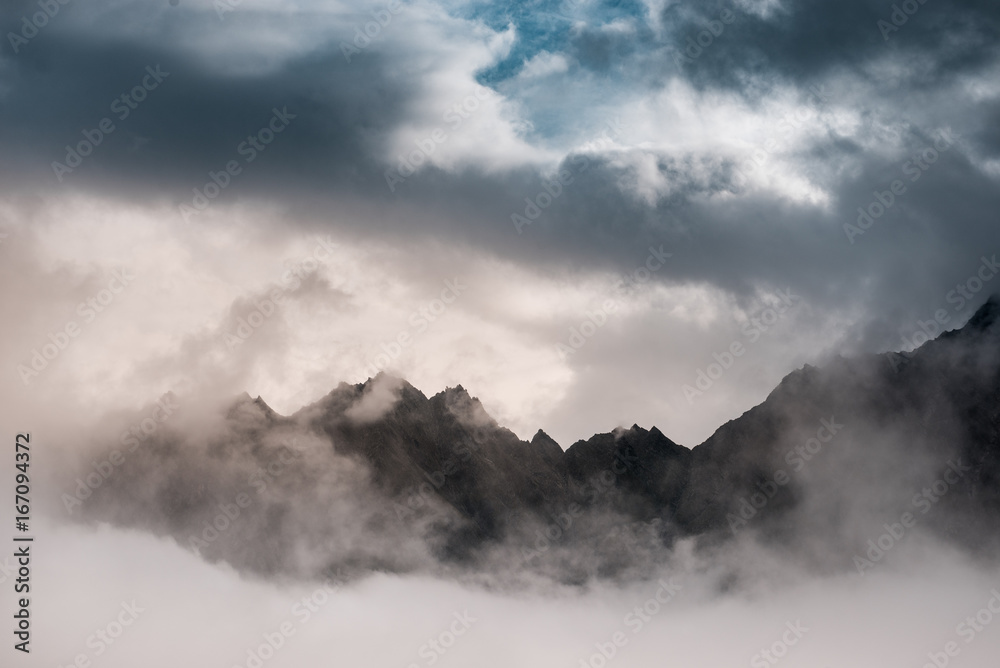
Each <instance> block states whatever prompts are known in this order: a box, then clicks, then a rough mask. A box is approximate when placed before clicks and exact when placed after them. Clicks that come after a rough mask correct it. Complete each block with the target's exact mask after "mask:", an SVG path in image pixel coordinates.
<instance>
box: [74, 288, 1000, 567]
mask: <svg viewBox="0 0 1000 668" xmlns="http://www.w3.org/2000/svg"><path fill="white" fill-rule="evenodd" d="M998 315H1000V302H998V301H997V300H996V299H995V298H994V299H991V300H990V301H989V302H988V303H987V304H986V305H984V306H983V307H982V308H981V309H980V310H979V311H978V312H977V313H976V314H975V316H974V317H973V318H972V319H971V320H970V321H969V322H968V323H967V324H966V326H965V327H964V328H962V329H960V330H956V331H952V332H948V333H945V334H943V335H941V336H940V337H938V338H937V339H936V340H934V341H930V342H928V343H926V344H924V345H923V346H921V347H920V348H918V349H917V350H915V351H913V352H910V353H886V354H883V355H873V356H867V357H859V358H855V359H843V358H838V359H837V360H835V361H834V362H833V363H831V364H829V365H828V366H827V367H826V368H823V369H818V368H814V367H811V366H806V367H804V368H802V369H799V370H798V371H795V372H793V373H791V374H789V375H788V376H787V377H786V378H785V379H784V380H782V382H781V383H780V385H778V387H776V388H775V389H774V390H773V391H772V392H771V394H770V395H769V396H768V397H767V399H766V400H765V401H764V402H763V403H762V404H760V405H759V406H756V407H754V408H753V409H751V410H749V411H747V412H746V413H744V414H743V415H742V416H740V417H739V418H737V419H735V420H733V421H731V422H728V423H727V424H725V425H723V426H722V427H721V428H719V429H718V431H716V432H715V433H714V434H713V435H712V436H711V437H710V438H709V439H708V440H707V441H705V442H704V443H702V444H701V445H698V446H697V447H695V448H693V449H688V448H686V447H683V446H681V445H678V444H677V443H674V442H673V441H671V440H670V439H669V438H668V437H667V436H665V435H664V434H662V433H661V432H660V431H659V430H658V429H656V428H655V427H654V428H652V429H650V430H648V431H647V430H646V429H643V428H641V427H639V426H637V425H633V426H632V427H631V428H628V429H623V428H621V429H617V430H615V431H613V432H610V433H605V434H597V435H595V436H593V437H591V438H590V439H588V440H586V441H579V442H577V443H575V444H573V445H572V446H571V447H569V448H568V449H567V450H565V451H563V449H562V448H561V447H560V446H559V445H558V444H557V443H556V442H555V441H553V440H552V439H551V438H549V437H548V436H547V435H546V434H545V433H544V432H542V431H539V432H538V433H536V434H535V436H534V437H533V438H532V439H531V441H522V440H520V439H519V438H518V437H517V436H516V435H515V434H514V433H513V432H511V431H509V430H507V429H505V428H503V427H502V426H500V425H499V424H497V422H496V421H495V420H494V419H493V418H491V417H490V416H489V415H488V414H487V412H486V411H485V410H484V408H483V406H482V405H481V404H480V402H479V401H478V400H477V399H475V398H474V397H472V396H470V395H469V393H468V392H466V390H465V389H464V388H462V387H461V386H458V387H455V388H450V389H447V390H445V391H444V392H441V393H439V394H436V395H434V396H432V397H430V398H428V397H427V396H425V395H424V394H423V393H421V392H420V391H419V390H418V389H416V388H414V387H413V386H412V385H410V384H409V383H407V382H405V381H404V380H401V379H398V378H394V377H391V376H387V375H379V376H377V377H376V378H374V379H371V380H369V381H368V382H366V383H363V384H359V385H348V384H343V383H342V384H341V385H340V386H338V387H337V388H336V389H335V390H333V391H332V392H330V394H328V395H327V396H325V397H323V398H322V399H321V400H319V401H318V402H316V403H315V404H312V405H310V406H307V407H305V408H303V409H301V410H300V411H298V412H297V413H295V414H293V415H290V416H287V417H286V416H281V415H278V414H277V413H275V412H274V411H273V410H271V409H270V408H269V407H268V406H267V405H266V404H265V403H264V401H262V400H261V399H260V398H259V397H258V398H257V399H251V398H250V397H249V396H246V395H244V396H243V397H241V398H239V399H238V400H236V401H235V402H234V403H232V404H231V406H230V408H229V409H228V410H226V411H223V412H221V413H220V414H219V415H218V416H217V418H216V419H215V420H214V421H212V422H211V423H210V424H208V425H207V426H206V425H200V426H199V428H198V429H191V428H187V427H185V426H184V425H185V423H184V422H183V421H180V420H178V421H176V422H175V421H167V422H165V423H164V424H163V425H162V427H161V428H159V429H157V430H156V431H155V433H153V434H151V435H149V436H148V437H146V438H145V439H144V440H143V441H142V442H141V444H140V445H139V446H138V447H135V448H134V449H132V450H129V451H128V452H126V453H125V454H124V455H123V456H122V459H123V460H124V461H122V462H121V463H120V465H119V466H118V470H116V471H114V472H113V473H112V474H110V475H108V476H107V478H106V480H104V482H103V483H102V484H101V485H100V486H99V487H98V488H96V489H94V490H93V491H92V494H90V495H89V496H88V498H86V499H85V500H84V501H83V502H82V503H80V504H77V507H74V516H75V517H81V516H82V517H83V518H85V519H86V520H87V521H107V522H111V523H113V524H115V525H119V526H124V527H136V528H141V529H145V530H150V531H153V532H155V533H158V534H160V535H168V536H172V537H173V538H174V539H176V541H177V542H178V543H180V544H182V545H184V546H187V547H190V548H191V549H193V550H197V551H198V552H199V553H200V554H202V555H203V556H204V557H205V558H207V559H210V560H213V561H216V560H223V561H226V562H228V563H230V564H232V565H233V566H234V567H236V568H238V569H241V570H243V571H248V572H253V573H258V574H264V575H289V576H295V577H321V576H323V575H324V574H328V573H332V572H335V571H337V570H338V569H339V570H340V571H341V573H344V572H350V573H357V574H363V573H365V572H372V571H389V572H400V573H402V572H430V573H451V574H466V575H470V576H474V575H475V574H477V573H478V574H483V573H488V574H490V575H491V576H494V577H495V576H498V575H505V574H506V575H509V576H510V577H516V576H518V575H524V574H532V575H540V576H544V577H549V578H553V579H555V580H558V581H562V582H585V581H587V580H589V579H591V578H619V579H620V578H631V577H644V576H645V575H648V574H650V573H652V572H654V571H655V570H656V569H657V568H659V567H661V566H662V565H663V564H664V563H666V562H669V560H670V559H671V555H672V552H673V550H674V548H675V546H676V545H677V542H678V540H680V539H685V538H690V537H694V538H695V539H696V544H697V545H698V546H699V548H700V549H702V550H705V551H706V552H709V553H711V552H712V551H719V550H724V549H726V546H727V545H732V544H735V543H736V542H738V541H745V540H747V539H753V540H755V541H757V543H758V544H760V545H763V546H765V547H767V548H774V549H775V550H780V551H781V553H782V554H784V555H786V556H787V555H793V556H794V558H796V559H801V560H802V562H803V563H804V564H807V565H809V566H811V567H815V568H819V569H824V570H846V569H851V568H854V567H856V563H855V561H854V558H855V557H856V556H857V555H858V554H864V553H865V551H866V550H867V549H869V548H868V546H869V545H872V544H878V543H877V541H878V539H879V538H880V537H882V536H883V534H884V533H885V532H886V531H889V530H890V529H892V533H893V534H894V535H893V536H892V540H893V542H898V541H901V540H904V537H902V536H899V535H895V534H899V533H900V530H902V531H903V533H909V534H913V533H917V532H919V533H921V534H922V535H925V536H933V537H935V538H936V539H939V540H944V541H947V542H949V543H951V544H954V545H956V546H959V547H960V548H961V549H963V550H967V551H968V552H970V553H973V554H994V553H995V550H996V549H997V538H998V536H1000V532H998V529H1000V458H998V456H1000V444H998V438H1000V402H998V398H1000V396H998V392H1000V358H998V353H1000V324H998ZM179 410H180V411H182V412H183V406H181V408H180V409H179ZM907 517H908V518H909V520H908V521H903V520H906V518H907ZM897 527H898V528H897Z"/></svg>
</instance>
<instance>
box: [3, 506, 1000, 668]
mask: <svg viewBox="0 0 1000 668" xmlns="http://www.w3.org/2000/svg"><path fill="white" fill-rule="evenodd" d="M42 535H44V540H43V541H41V542H39V543H36V546H35V548H36V550H37V557H36V560H35V563H34V571H33V576H34V577H36V578H37V581H38V586H37V590H36V593H35V596H34V601H33V610H32V613H33V615H34V616H35V620H34V624H35V632H34V642H33V644H32V647H33V651H32V654H31V656H30V663H26V664H25V665H32V666H59V667H60V668H62V667H64V666H71V665H80V666H88V665H93V666H101V667H102V668H116V667H121V668H135V667H136V666H143V667H144V668H160V667H162V668H175V667H176V666H183V665H188V666H196V667H198V668H202V667H209V666H219V667H220V668H235V667H236V666H243V667H245V668H253V667H254V666H266V667H267V668H280V667H289V668H304V667H311V666H365V667H369V666H370V667H375V668H392V667H397V666H398V667H399V668H412V667H413V666H417V667H423V666H432V665H433V666H443V667H447V666H455V667H464V666H476V667H479V668H493V667H501V666H503V667H508V666H524V667H528V668H552V667H555V666H566V667H567V668H583V667H585V666H588V665H589V666H593V667H594V668H597V667H600V666H629V667H636V668H641V667H647V666H648V667H651V668H652V667H654V666H655V667H656V668H663V667H665V666H678V667H684V668H692V667H695V666H706V667H711V668H719V667H722V666H747V665H749V666H770V665H777V664H778V663H781V664H782V665H785V666H789V667H792V666H803V667H810V668H812V667H817V666H819V667H831V668H832V667H836V666H851V667H852V668H862V667H867V666H871V667H872V668H887V667H892V666H901V667H902V666H913V667H914V668H917V667H920V666H923V665H925V664H928V663H930V665H934V663H931V662H932V660H934V659H936V660H937V665H938V666H944V665H954V666H964V667H969V668H974V667H978V666H982V667H986V666H995V665H996V657H997V656H998V655H1000V654H998V652H1000V619H997V620H996V621H995V622H993V616H994V612H990V611H989V606H991V605H992V607H993V609H994V611H998V612H1000V568H994V569H989V570H984V569H983V568H982V567H977V566H975V565H973V564H971V563H969V562H968V561H967V560H966V559H965V558H964V557H961V556H959V555H958V554H957V553H955V552H951V551H948V550H947V549H946V548H942V547H937V546H935V545H933V544H932V543H931V542H930V541H925V540H924V539H923V538H922V537H921V536H917V535H914V536H911V537H910V538H908V539H907V541H908V542H906V543H901V544H900V545H899V546H897V547H896V548H895V549H894V554H893V555H891V556H892V558H893V561H892V562H891V563H889V562H888V558H887V559H886V560H885V561H883V562H881V563H880V564H879V565H878V566H877V567H876V568H875V569H873V570H870V571H867V572H866V574H865V576H864V577H862V576H860V575H858V574H857V573H852V574H845V575H840V576H836V577H828V578H816V577H806V576H803V575H801V574H800V573H799V572H797V571H795V570H794V569H792V568H791V567H789V568H788V570H787V571H786V570H785V569H784V568H783V567H782V566H781V565H780V564H779V563H777V562H776V561H771V562H765V561H761V562H760V563H768V565H767V566H757V567H754V569H755V570H756V572H757V575H758V576H759V577H755V578H752V579H749V580H748V582H753V583H754V584H753V585H752V586H749V587H744V586H742V585H739V584H734V583H735V581H733V580H726V579H725V578H721V579H720V576H718V575H717V574H715V573H713V572H707V571H705V570H703V569H702V568H701V567H700V566H699V565H698V563H697V561H696V560H695V559H694V558H691V557H688V558H686V559H680V560H679V561H684V562H686V565H682V566H678V567H676V569H675V570H673V571H672V572H665V573H663V578H662V580H660V581H659V582H656V581H652V582H646V583H636V584H632V585H628V586H625V587H611V586H604V585H597V586H593V587H590V588H588V589H587V590H581V589H568V588H567V589H558V590H553V589H552V587H551V586H550V585H546V586H544V587H542V586H540V587H539V589H538V591H537V592H534V593H519V594H510V593H503V592H498V591H491V590H490V589H489V588H488V587H483V586H480V585H468V586H463V585H460V584H456V583H453V582H445V581H439V580H434V579H428V578H423V577H398V576H382V575H376V576H373V577H369V578H367V579H363V580H360V581H355V582H353V583H350V584H347V585H345V586H338V585H336V584H333V586H332V587H331V589H330V590H329V592H328V591H326V590H324V589H323V588H322V587H321V585H320V584H319V583H301V582H299V583H290V582H286V583H277V582H264V581H254V580H249V579H245V578H243V577H241V576H239V575H238V574H236V573H235V572H234V571H233V570H231V569H230V568H228V567H226V566H224V565H211V564H208V563H206V562H204V561H203V560H201V559H200V558H199V557H197V556H196V555H194V554H193V553H191V552H189V551H188V550H186V549H183V548H181V547H179V546H177V545H176V544H174V543H173V542H172V541H169V540H164V539H158V538H155V537H152V536H149V535H146V534H142V533H134V532H123V531H119V530H116V529H112V528H108V527H100V528H98V529H97V530H94V529H90V528H82V527H78V526H72V525H69V526H66V525H64V526H50V527H46V528H45V530H44V532H43V534H42ZM680 551H681V552H685V551H686V550H685V548H684V546H682V548H681V550H680ZM751 552H752V550H748V554H747V560H748V561H757V558H756V557H754V556H752V555H751V554H750V553H751ZM10 565H11V564H10V561H9V560H8V562H7V563H6V564H5V567H6V568H8V569H9V567H10ZM6 577H7V578H10V577H12V575H9V574H8V575H6ZM726 582H728V583H729V585H728V586H724V583H726ZM5 588H6V585H5ZM657 599H659V601H663V602H662V603H661V602H659V601H657ZM9 606H10V603H8V604H7V607H8V611H9V610H10V607H9ZM310 608H311V609H310ZM636 608H640V610H638V611H637V610H636ZM977 616H978V621H977V619H976V618H977ZM970 618H971V619H970ZM8 619H9V616H8ZM991 622H993V623H991ZM120 624H125V625H124V626H119V625H120ZM977 629H979V630H977ZM282 631H284V633H282ZM98 632H100V633H102V634H104V639H102V638H101V635H99V633H98ZM113 636H116V637H113ZM268 638H270V644H272V645H277V646H278V648H277V650H275V651H271V649H270V647H268ZM432 641H433V644H432ZM616 641H617V643H616ZM949 643H954V644H953V645H949ZM616 645H617V646H616ZM949 649H950V650H951V653H952V655H953V656H949V655H948V654H947V653H946V652H947V650H949ZM602 650H603V652H602ZM251 652H252V653H253V654H251ZM764 652H766V654H765V653H764ZM602 654H603V655H607V654H610V655H612V656H611V658H605V656H603V655H602ZM254 655H255V656H254ZM255 657H256V658H255ZM88 661H89V662H90V663H89V664H88V663H87V662H88ZM74 662H77V663H76V664H75V663H74Z"/></svg>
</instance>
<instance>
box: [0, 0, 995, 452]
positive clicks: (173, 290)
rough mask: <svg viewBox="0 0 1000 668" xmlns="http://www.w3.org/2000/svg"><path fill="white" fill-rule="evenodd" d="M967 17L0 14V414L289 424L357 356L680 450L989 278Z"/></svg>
mask: <svg viewBox="0 0 1000 668" xmlns="http://www.w3.org/2000/svg"><path fill="white" fill-rule="evenodd" d="M46 8H47V9H46ZM40 12H41V13H40ZM46 12H47V13H46ZM998 18H1000V7H998V6H997V5H996V3H994V2H986V1H982V2H978V1H973V0H947V1H946V0H927V1H926V2H923V3H920V2H918V1H917V0H910V1H909V2H904V3H901V4H897V5H893V4H892V3H889V2H881V1H874V0H845V1H843V2H837V3H833V2H825V3H823V2H815V1H810V0H800V1H797V2H793V1H791V0H786V1H783V2H781V1H774V0H734V1H733V2H673V1H670V0H648V1H647V2H598V1H594V0H577V1H573V0H567V1H564V2H517V3H497V4H493V3H481V2H450V1H446V2H430V1H425V0H417V1H414V2H409V1H404V2H396V1H395V0H393V1H392V2H383V1H377V2H319V1H315V0H299V1H277V0H271V1H264V0H242V1H241V2H236V1H235V0H217V1H216V2H214V3H212V2H207V1H202V2H194V1H193V0H162V1H151V0H144V1H137V0H93V1H90V2H87V3H83V2H76V1H75V0H69V1H68V2H65V3H62V2H59V0H53V1H52V2H48V3H46V2H45V0H41V2H39V1H38V0H35V1H34V2H28V1H20V0H17V1H11V2H7V3H5V5H4V8H3V9H2V10H0V33H2V35H3V37H4V39H3V41H2V44H0V235H2V236H0V275H2V279H3V280H2V281H0V303H3V304H4V306H5V307H6V308H5V309H4V312H5V327H4V329H3V333H2V334H0V340H2V343H3V344H2V346H0V358H2V359H0V369H2V373H0V376H2V379H0V392H2V393H3V395H4V397H5V401H4V402H3V403H4V408H3V409H2V410H3V413H4V418H5V420H11V421H12V423H13V422H18V421H21V422H26V423H30V424H35V425H37V424H40V423H45V424H46V425H47V426H46V428H49V429H52V430H53V433H56V432H59V431H60V430H62V431H63V432H65V433H67V434H72V433H73V429H74V428H75V425H78V424H86V423H88V422H94V421H97V420H98V419H99V418H100V417H101V416H103V415H105V414H107V413H108V412H109V411H125V410H137V409H142V408H143V407H146V406H149V405H150V404H151V402H153V401H155V400H156V399H157V398H158V397H160V396H161V395H162V394H163V393H164V392H167V391H169V390H176V389H177V388H178V387H181V386H185V385H189V384H191V383H194V384H195V385H197V386H198V387H200V388H202V389H203V390H205V392H206V393H208V394H210V395H212V396H215V397H217V398H222V397H231V396H235V395H237V394H239V393H240V392H243V391H247V392H249V393H250V394H251V395H252V396H257V395H260V396H262V397H263V398H264V399H265V400H266V401H267V402H268V403H269V404H270V405H271V406H272V407H273V408H274V409H275V410H277V411H279V412H281V413H284V414H289V413H292V412H294V411H295V410H297V409H299V408H300V407H302V406H304V405H307V404H309V403H311V402H314V401H316V400H317V399H319V398H320V397H322V396H323V395H324V394H326V393H327V392H329V391H330V390H332V389H333V388H334V387H336V386H337V384H338V383H340V382H342V381H346V382H350V383H358V382H362V381H364V380H365V379H367V378H368V377H370V376H373V375H374V374H375V373H377V372H378V371H379V370H383V369H384V370H387V371H390V372H392V373H394V374H395V375H398V376H400V377H403V378H405V379H407V380H409V381H410V382H411V383H412V384H413V385H415V386H416V387H417V388H419V389H421V390H422V391H423V392H425V393H426V394H428V395H430V394H434V393H437V392H439V391H441V390H443V389H444V388H445V387H449V386H455V385H458V384H461V385H463V386H464V387H465V388H467V389H468V390H469V392H470V393H471V394H473V395H474V396H477V397H479V398H480V399H481V400H482V402H483V404H484V406H485V407H486V408H487V410H488V411H489V412H490V413H491V414H492V415H493V416H494V417H495V418H496V419H497V420H498V421H499V422H500V423H501V424H503V425H505V426H508V427H509V428H511V429H512V430H513V431H515V433H517V434H518V435H519V436H520V437H522V438H530V437H531V436H532V434H534V433H535V431H536V430H538V429H540V428H541V429H544V430H545V431H546V432H547V433H549V434H550V435H551V436H553V437H554V438H555V439H556V440H557V441H558V442H559V443H560V444H561V445H562V446H563V447H564V448H565V447H568V446H569V445H571V444H572V443H573V442H574V441H576V440H578V439H581V438H588V437H589V436H590V435H591V434H593V433H595V432H606V431H610V430H612V429H614V428H615V427H617V426H619V425H625V426H628V425H631V424H633V423H638V424H640V425H641V426H644V427H646V428H649V427H652V426H654V425H655V426H657V427H659V428H660V429H661V430H662V431H663V432H664V433H665V434H666V435H667V436H669V437H670V438H672V439H674V440H675V441H677V442H678V443H681V444H683V445H686V446H689V447H691V446H694V445H697V444H698V443H700V442H702V441H703V440H704V439H705V438H707V437H708V436H709V435H710V434H711V433H712V432H713V431H714V430H715V429H716V428H717V427H718V426H720V425H721V424H723V423H725V422H726V421H728V420H731V419H733V418H735V417H738V416H739V415H740V414H742V413H743V412H744V411H746V410H748V409H749V408H751V407H752V406H754V405H756V404H758V403H760V402H761V401H762V400H763V399H764V398H765V397H766V396H767V394H768V393H769V392H770V390H771V389H772V388H773V387H774V386H775V385H776V384H777V382H778V381H780V379H781V378H782V377H783V376H784V375H786V374H787V373H789V372H791V371H792V370H794V369H796V368H799V367H801V366H802V365H804V364H817V365H818V364H822V363H823V362H824V361H825V360H829V359H830V358H832V357H834V356H836V355H859V354H869V353H877V352H883V351H886V350H900V349H904V350H905V349H912V348H913V347H915V345H918V344H919V343H920V342H921V339H920V338H919V337H920V336H922V335H923V334H921V332H923V333H926V334H934V333H937V332H938V331H940V330H942V329H951V328H954V327H957V326H960V325H961V324H962V323H963V322H964V321H965V320H966V319H967V318H968V317H969V316H970V315H971V313H972V312H973V311H974V309H975V307H977V306H978V305H980V304H981V303H982V302H983V301H985V299H986V297H987V295H988V294H989V293H991V292H994V291H996V290H997V289H998V287H1000V281H996V282H991V280H992V278H993V276H994V274H996V273H997V272H998V271H1000V268H998V267H997V266H996V263H995V258H996V255H995V253H997V252H998V251H1000V233H998V231H997V227H996V221H995V216H996V212H997V211H998V210H1000V206H998V204H1000V201H998V200H1000V189H998V188H997V185H998V179H1000V134H998V133H997V127H998V123H997V120H998V114H1000V84H998V82H1000V77H998V74H1000V58H998V41H997V35H998V27H1000V22H998ZM92 300H96V302H95V301H92ZM88 302H89V303H88ZM915 334H916V335H917V337H918V338H917V339H914V335H915ZM46 346H48V347H47V348H46ZM53 406H58V414H59V418H58V419H55V418H53V413H52V410H53V408H52V407H53Z"/></svg>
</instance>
